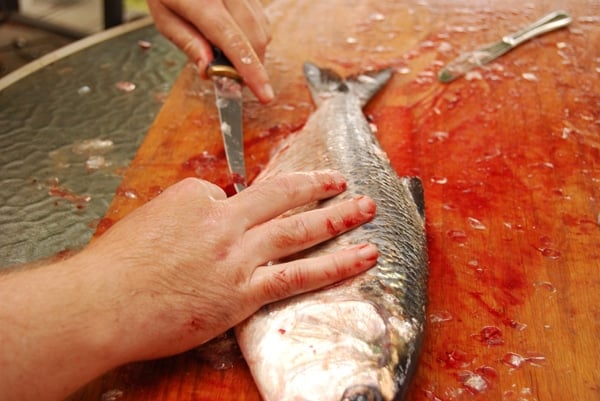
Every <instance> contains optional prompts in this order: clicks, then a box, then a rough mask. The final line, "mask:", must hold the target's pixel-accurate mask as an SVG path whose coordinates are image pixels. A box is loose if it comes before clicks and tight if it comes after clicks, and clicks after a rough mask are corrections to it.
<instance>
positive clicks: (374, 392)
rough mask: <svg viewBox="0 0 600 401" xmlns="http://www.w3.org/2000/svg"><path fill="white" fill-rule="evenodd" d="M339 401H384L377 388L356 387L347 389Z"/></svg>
mask: <svg viewBox="0 0 600 401" xmlns="http://www.w3.org/2000/svg"><path fill="white" fill-rule="evenodd" d="M340 401H384V400H383V395H381V391H379V389H378V388H376V387H373V386H366V385H358V386H352V387H348V388H347V389H346V391H344V395H342V398H341V400H340Z"/></svg>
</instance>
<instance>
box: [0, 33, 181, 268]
mask: <svg viewBox="0 0 600 401" xmlns="http://www.w3.org/2000/svg"><path fill="white" fill-rule="evenodd" d="M140 40H143V41H146V42H148V43H151V44H152V46H151V47H147V46H139V44H138V42H139V41H140ZM184 60H185V58H184V56H183V55H182V54H181V53H180V52H179V51H178V50H176V49H175V48H174V47H173V46H172V45H171V44H170V43H169V42H167V41H166V39H164V38H163V37H162V36H161V35H160V34H158V33H157V32H156V30H155V29H154V28H153V27H152V26H148V27H145V28H142V29H138V30H137V31H134V32H131V33H128V34H124V35H122V36H120V37H118V38H115V39H112V40H109V41H106V42H103V43H99V44H97V45H95V46H92V47H89V48H86V49H83V50H81V51H79V52H77V53H75V54H73V55H70V56H68V57H65V58H63V59H60V60H58V61H57V62H55V63H53V64H52V65H49V66H47V67H45V68H43V69H41V70H39V71H37V72H34V73H32V74H31V75H29V76H27V77H26V78H24V79H21V80H19V81H17V82H16V83H14V84H12V85H10V86H9V87H7V88H5V89H4V90H2V91H1V92H0V122H1V123H2V130H1V132H0V148H1V149H2V152H0V187H1V190H0V266H7V265H10V264H15V263H20V262H26V261H30V260H35V259H38V258H40V257H46V256H50V255H52V254H54V253H57V252H60V251H62V250H64V249H77V248H80V247H82V246H83V245H85V244H86V243H87V242H88V241H89V239H90V238H91V235H92V233H93V232H94V231H95V228H96V225H97V224H98V221H99V220H100V219H101V217H102V216H103V215H104V213H105V211H106V209H107V207H108V205H109V203H110V201H111V199H112V197H113V195H114V193H115V190H116V188H117V186H118V184H119V182H120V181H121V178H122V174H123V172H124V171H125V170H126V169H127V167H128V165H129V163H130V161H131V159H132V158H133V156H134V155H135V152H136V150H137V148H138V146H139V144H140V143H141V141H142V139H143V138H144V135H145V134H146V132H147V130H148V127H149V126H150V124H151V123H152V121H153V119H154V117H155V115H156V113H157V112H158V110H160V107H161V105H162V103H163V100H164V98H165V97H166V93H168V91H169V88H170V86H171V84H172V82H173V81H174V80H175V78H176V76H177V74H178V73H179V71H180V68H181V65H182V64H183V62H184ZM133 85H135V86H133Z"/></svg>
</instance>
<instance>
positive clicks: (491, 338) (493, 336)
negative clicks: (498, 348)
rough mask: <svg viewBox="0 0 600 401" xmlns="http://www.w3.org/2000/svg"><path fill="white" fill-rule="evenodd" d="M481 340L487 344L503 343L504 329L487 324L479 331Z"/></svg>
mask: <svg viewBox="0 0 600 401" xmlns="http://www.w3.org/2000/svg"><path fill="white" fill-rule="evenodd" d="M479 340H480V341H481V342H482V343H483V344H485V345H502V344H504V338H503V337H502V331H500V329H499V328H498V327H495V326H486V327H484V328H483V329H481V331H480V332H479Z"/></svg>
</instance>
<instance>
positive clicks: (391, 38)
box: [71, 0, 600, 401]
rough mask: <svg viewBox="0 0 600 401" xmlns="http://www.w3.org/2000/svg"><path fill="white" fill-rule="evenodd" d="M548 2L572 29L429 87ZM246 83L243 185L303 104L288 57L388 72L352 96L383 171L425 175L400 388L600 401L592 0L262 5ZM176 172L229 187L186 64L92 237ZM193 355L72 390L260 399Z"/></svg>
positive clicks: (237, 365)
mask: <svg viewBox="0 0 600 401" xmlns="http://www.w3.org/2000/svg"><path fill="white" fill-rule="evenodd" d="M553 9H567V10H568V11H570V12H571V13H572V15H573V18H574V21H573V23H572V25H571V26H570V27H569V28H567V29H563V30H560V31H557V32H553V33H550V34H548V35H546V36H544V37H541V38H536V39H534V40H532V41H530V42H528V43H526V44H524V45H522V46H521V47H519V48H517V49H516V50H514V51H512V52H510V53H508V54H506V55H505V56H504V57H502V58H501V59H499V60H498V61H497V62H494V63H492V64H491V65H489V66H487V67H486V68H484V69H479V70H476V71H473V72H472V73H470V74H469V75H468V76H467V77H465V78H463V79H460V80H458V81H455V82H453V83H451V84H447V85H445V84H441V83H439V82H438V81H437V79H436V76H437V72H438V71H439V70H440V68H441V67H442V66H443V65H444V64H445V63H446V62H448V61H450V60H451V59H453V58H454V57H456V56H458V55H459V54H460V53H461V52H463V51H467V50H471V49H473V48H475V47H477V46H478V45H482V44H486V43H488V42H492V41H495V40H498V39H499V38H500V37H502V36H503V35H504V34H507V33H510V32H513V31H516V30H518V29H519V28H521V27H523V26H524V25H526V24H527V23H529V22H532V21H533V20H536V19H537V18H539V17H541V16H542V15H543V14H545V13H546V12H549V11H551V10H553ZM267 10H268V15H269V17H270V19H271V22H272V28H273V41H272V43H271V45H270V47H269V52H268V55H267V62H266V66H267V69H268V70H269V73H270V75H271V78H272V82H273V85H274V88H275V90H276V93H277V98H276V100H275V101H274V102H273V103H272V104H270V105H268V106H262V105H260V104H259V103H258V102H257V101H255V100H254V98H253V97H252V95H251V94H250V93H246V96H245V100H244V113H245V114H244V131H245V148H246V152H247V166H248V169H249V178H250V179H252V178H253V177H255V176H256V174H257V173H258V172H259V171H260V170H261V168H262V167H263V166H264V165H265V163H267V161H268V160H269V152H270V151H271V149H273V147H274V146H276V144H277V143H278V142H279V141H280V140H281V139H283V138H285V137H286V136H287V135H290V134H293V133H294V132H295V131H297V130H298V129H300V128H301V127H302V125H303V124H304V122H305V121H306V119H307V117H308V115H309V114H310V113H311V112H312V111H313V110H314V105H313V104H312V103H311V101H310V98H309V94H308V90H307V88H306V86H305V84H304V80H303V77H302V72H301V65H302V62H304V61H305V60H310V61H313V62H315V63H317V64H318V65H320V66H326V67H330V68H333V69H335V70H337V71H338V72H340V73H342V74H351V73H357V72H360V71H364V70H367V69H373V68H382V67H392V68H394V70H395V74H394V77H393V79H392V80H391V82H390V83H389V84H388V86H387V87H386V88H385V89H384V90H383V91H382V92H381V93H380V94H379V95H378V96H377V97H376V98H375V99H374V100H373V101H372V102H371V103H370V104H369V105H368V106H367V107H366V109H365V113H366V114H367V115H368V116H369V118H370V119H371V121H372V122H373V123H374V124H375V125H376V127H377V136H378V138H379V140H380V142H381V144H382V146H383V148H384V149H385V151H386V152H387V153H388V155H389V157H390V159H391V161H392V164H393V166H394V168H395V169H396V170H397V172H398V174H400V175H415V174H417V175H419V176H420V177H421V178H422V180H423V182H424V184H425V199H426V205H427V234H428V239H429V254H430V270H431V277H430V282H429V294H430V304H429V310H428V319H427V334H426V339H425V344H424V349H423V355H422V358H421V363H420V365H419V369H418V372H417V375H416V378H415V380H414V382H413V385H412V388H411V391H410V395H409V397H408V398H409V399H410V400H413V401H414V400H505V401H511V400H515V401H517V400H529V401H532V400H567V399H574V400H579V401H595V400H598V399H600V362H598V357H599V355H600V346H599V345H598V340H597V339H598V338H599V337H600V295H599V293H600V262H599V261H598V260H599V254H600V226H599V219H600V2H599V1H597V0H577V1H569V2H566V1H562V2H561V1H554V0H539V1H537V0H536V1H529V2H525V3H523V2H521V1H516V0H506V1H503V2H494V1H483V0H478V1H473V0H463V1H460V0H446V1H442V0H430V1H420V0H396V1H381V0H378V1H374V0H361V1H358V0H356V1H352V0H346V1H343V0H318V1H317V0H314V1H306V0H279V1H273V2H271V4H269V6H268V8H267ZM187 176H196V177H201V178H204V179H207V180H210V181H213V182H215V183H217V184H218V185H220V186H222V187H223V188H225V189H226V191H227V192H228V193H230V194H231V193H232V192H233V191H232V182H231V179H230V178H229V176H228V174H227V170H226V162H225V158H224V153H223V145H222V143H221V139H220V133H219V123H218V118H217V112H216V109H215V106H214V95H213V93H212V88H211V83H210V82H206V81H201V80H200V79H198V78H197V73H196V71H194V69H193V68H192V67H186V68H184V69H183V71H182V72H181V76H180V77H179V79H178V80H177V82H176V83H175V85H174V87H173V89H172V91H171V94H170V96H169V98H168V100H167V101H166V103H165V105H164V107H163V109H162V110H161V112H160V114H159V115H158V116H157V118H156V121H155V122H154V124H153V126H152V128H151V129H150V131H149V133H148V135H147V137H146V139H145V141H144V143H143V144H142V146H141V147H140V149H139V152H138V154H137V156H136V158H135V160H134V161H133V163H132V165H131V167H130V168H129V171H128V172H127V174H126V176H125V178H124V179H123V182H122V184H121V186H120V188H119V190H118V191H117V193H116V195H115V198H114V201H113V202H112V205H111V206H110V209H109V211H108V213H107V214H106V217H105V218H104V219H103V220H102V222H101V224H100V226H99V228H98V234H101V233H102V232H103V231H105V230H106V229H107V228H108V227H110V226H111V225H112V224H114V223H115V222H116V221H118V220H119V219H120V218H122V217H123V216H124V215H126V214H127V213H129V212H130V211H131V210H133V209H135V208H136V207H138V206H140V205H141V204H143V203H144V202H146V201H148V200H149V199H151V198H153V197H154V196H156V195H157V194H158V193H160V192H161V191H162V190H163V189H164V188H166V187H168V186H169V185H171V184H173V183H174V182H176V181H178V180H180V179H182V178H183V177H187ZM230 345H232V344H231V343H228V342H227V341H225V342H217V343H215V344H210V345H209V346H208V347H203V348H201V349H196V350H192V351H189V352H187V353H185V354H183V355H179V356H175V357H172V358H166V359H163V360H158V361H150V362H143V363H137V364H133V365H129V366H125V367H122V368H120V369H117V370H115V371H113V372H109V373H108V374H107V375H105V376H104V377H102V378H99V379H98V380H96V381H94V382H92V383H90V384H89V385H88V386H86V387H85V388H83V389H82V390H81V391H79V392H78V393H77V394H75V395H74V396H73V397H72V398H71V400H86V401H87V400H89V401H91V400H94V401H96V400H104V401H106V400H112V399H115V400H117V399H118V400H120V401H121V400H123V401H125V400H155V401H159V400H160V401H166V400H180V401H183V400H259V399H260V396H259V395H258V393H257V390H256V387H255V385H254V383H253V381H252V378H251V376H250V375H249V372H248V370H247V367H246V365H245V363H244V361H243V360H242V359H241V358H240V357H239V354H237V353H236V352H235V351H234V352H228V351H227V350H223V349H220V348H219V347H221V348H222V347H228V346H230Z"/></svg>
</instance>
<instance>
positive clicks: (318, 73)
mask: <svg viewBox="0 0 600 401" xmlns="http://www.w3.org/2000/svg"><path fill="white" fill-rule="evenodd" d="M304 76H305V78H306V81H307V82H308V87H309V89H310V93H311V95H312V98H313V101H314V102H315V103H316V104H319V103H320V102H321V99H323V98H327V97H330V96H331V95H332V94H333V93H336V92H342V93H343V92H352V93H353V94H354V95H356V96H357V97H358V98H359V99H360V101H361V105H363V106H364V105H365V104H367V102H368V101H369V100H370V99H371V98H372V97H373V95H375V94H376V93H377V92H378V91H379V90H380V89H381V88H382V87H383V86H384V85H385V84H386V83H387V81H388V80H389V79H390V78H391V76H392V69H390V68H388V69H385V70H381V71H375V72H369V73H364V74H359V75H355V76H352V77H349V78H347V79H343V78H342V77H341V76H340V75H339V74H337V73H336V72H335V71H333V70H330V69H327V68H319V67H317V66H316V65H315V64H312V63H309V62H306V63H304Z"/></svg>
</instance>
